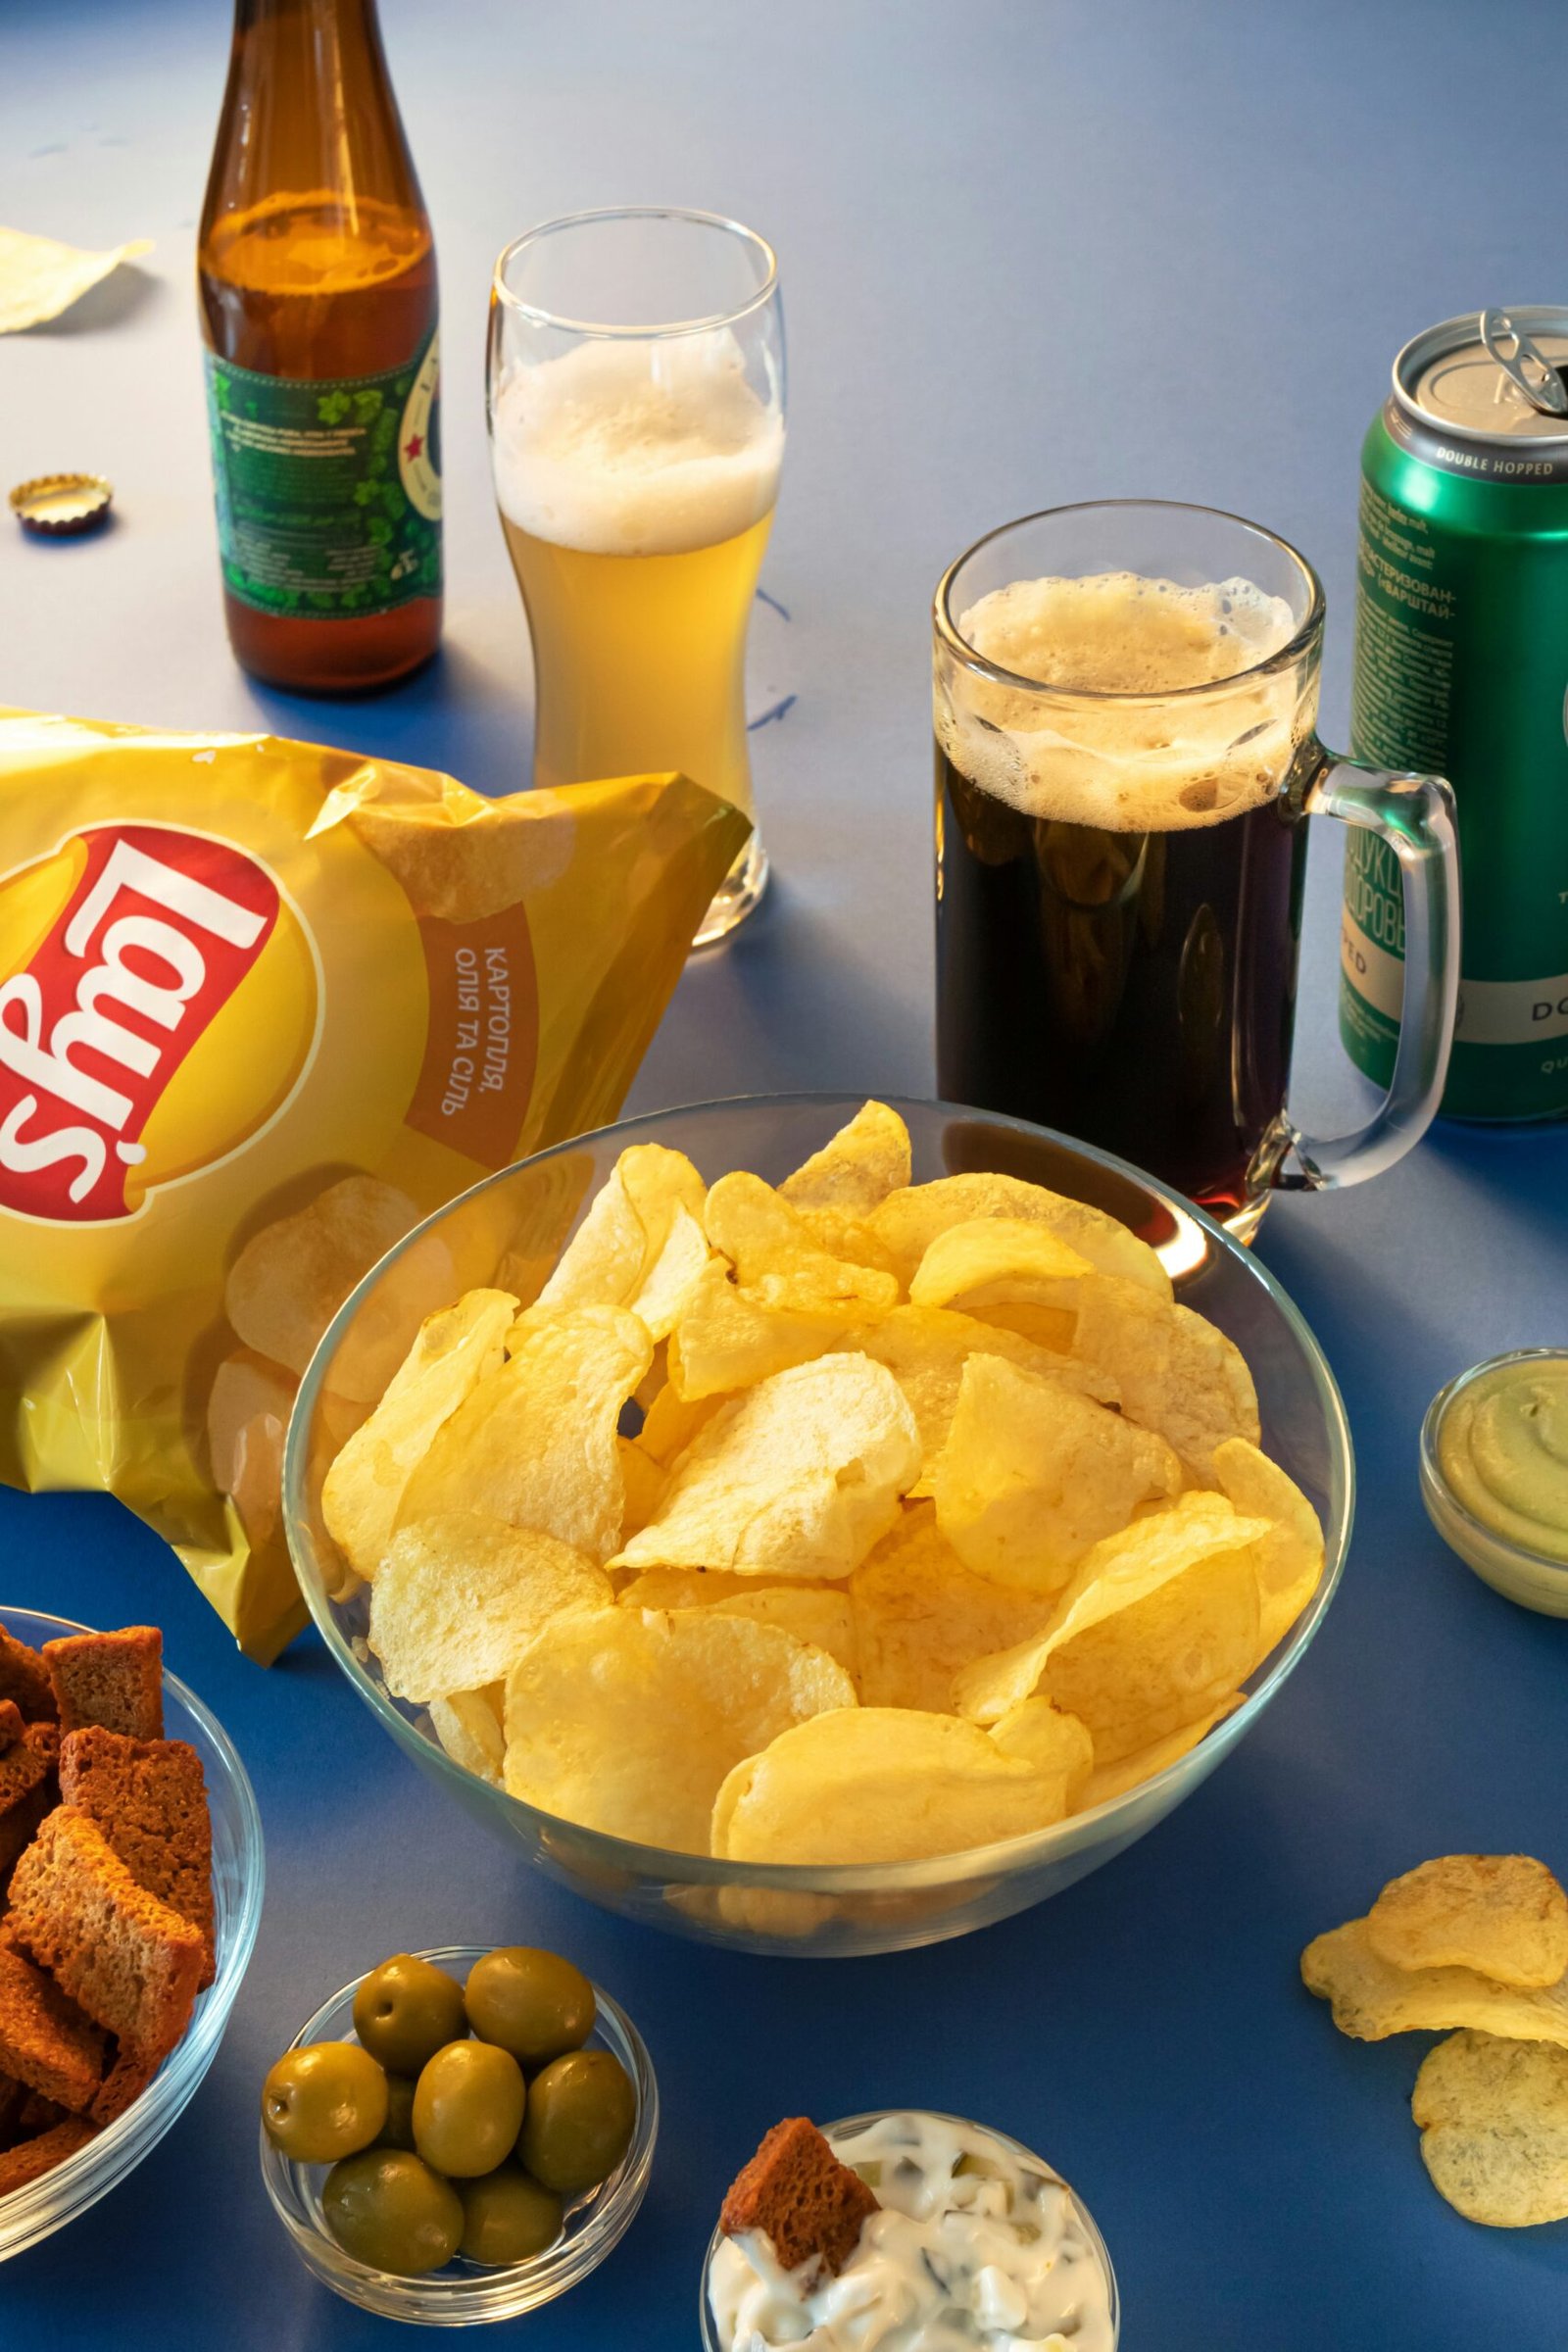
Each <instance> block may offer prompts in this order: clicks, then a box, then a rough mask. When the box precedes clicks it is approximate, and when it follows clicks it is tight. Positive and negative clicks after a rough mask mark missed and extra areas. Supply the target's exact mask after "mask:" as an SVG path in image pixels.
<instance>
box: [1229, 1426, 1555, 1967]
mask: <svg viewBox="0 0 1568 2352" xmlns="http://www.w3.org/2000/svg"><path fill="white" fill-rule="evenodd" d="M1213 1474H1214V1478H1215V1481H1216V1483H1217V1485H1218V1487H1219V1490H1220V1493H1221V1494H1222V1495H1226V1496H1227V1497H1228V1498H1229V1500H1230V1501H1232V1502H1233V1503H1234V1504H1235V1505H1236V1508H1237V1509H1238V1510H1239V1511H1240V1512H1242V1514H1243V1515H1244V1517H1246V1518H1249V1519H1268V1520H1271V1521H1272V1522H1273V1526H1272V1529H1271V1531H1270V1533H1269V1534H1268V1535H1267V1536H1266V1537H1265V1538H1264V1540H1263V1542H1262V1544H1261V1545H1260V1546H1259V1549H1258V1600H1259V1604H1260V1608H1259V1619H1258V1629H1257V1657H1256V1659H1255V1660H1254V1661H1253V1662H1254V1664H1257V1665H1261V1663H1262V1661H1263V1660H1264V1658H1266V1657H1267V1656H1268V1654H1269V1651H1270V1650H1271V1649H1273V1648H1274V1646H1275V1645H1276V1643H1277V1642H1283V1641H1284V1639H1285V1637H1286V1635H1287V1634H1288V1633H1289V1632H1290V1630H1291V1628H1292V1626H1293V1625H1294V1624H1295V1623H1296V1620H1297V1619H1298V1617H1299V1615H1300V1614H1301V1611H1302V1610H1303V1609H1304V1608H1305V1607H1306V1604H1307V1602H1308V1601H1309V1600H1310V1599H1311V1597H1312V1595H1313V1593H1315V1592H1316V1591H1317V1589H1318V1586H1319V1584H1320V1583H1321V1581H1322V1577H1323V1530H1322V1528H1321V1526H1320V1525H1319V1524H1318V1516H1317V1513H1316V1511H1314V1510H1313V1508H1312V1505H1311V1504H1310V1503H1309V1502H1308V1501H1307V1499H1306V1496H1305V1495H1303V1494H1302V1493H1301V1490H1300V1488H1299V1486H1298V1485H1297V1483H1296V1481H1295V1479H1294V1478H1291V1477H1289V1476H1288V1475H1287V1474H1286V1472H1285V1471H1283V1470H1282V1469H1281V1468H1280V1466H1279V1464H1278V1462H1273V1461H1270V1459H1269V1457H1268V1455H1267V1454H1266V1453H1259V1451H1258V1449H1257V1447H1256V1446H1253V1445H1250V1444H1249V1442H1248V1440H1247V1439H1246V1438H1226V1439H1225V1440H1224V1442H1223V1443H1222V1444H1221V1445H1218V1446H1215V1448H1214V1453H1213ZM1563 1960H1564V1965H1565V1966H1568V1951H1565V1952H1564V1954H1563Z"/></svg>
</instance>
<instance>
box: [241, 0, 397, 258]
mask: <svg viewBox="0 0 1568 2352" xmlns="http://www.w3.org/2000/svg"><path fill="white" fill-rule="evenodd" d="M283 189H289V190H294V191H298V192H305V191H319V192H329V193H331V194H333V195H335V196H337V197H339V198H341V199H343V200H344V201H345V202H346V203H347V204H348V205H349V206H351V207H352V205H353V204H354V202H355V200H356V199H360V198H369V199H372V200H376V201H378V202H380V203H382V204H392V205H396V206H399V207H400V208H403V209H406V210H407V211H409V212H413V213H417V214H420V215H422V213H423V209H424V208H423V202H422V199H421V197H420V195H419V187H418V181H417V177H416V175H415V171H414V164H413V160H412V158H411V156H410V154H409V148H408V142H407V140H406V139H405V137H404V134H403V124H402V121H401V119H400V117H399V114H398V107H397V100H396V98H395V97H394V96H393V92H392V82H391V77H390V75H389V74H388V72H387V65H386V57H385V53H384V51H383V49H382V46H381V31H380V25H379V24H378V22H377V18H376V10H375V0H235V10H234V38H233V47H232V51H231V55H230V62H229V75H228V88H227V91H226V93H225V97H224V103H223V115H222V121H221V123H220V126H219V134H218V145H217V151H216V153H215V155H214V159H213V179H212V184H211V185H210V186H209V189H208V203H207V216H206V217H207V221H211V220H213V219H214V218H216V216H217V215H218V214H219V213H221V212H225V211H232V210H234V209H235V208H237V207H240V206H243V205H246V204H248V203H253V202H256V201H258V200H260V199H262V198H264V197H270V196H272V195H274V194H276V193H277V192H278V191H279V190H283Z"/></svg>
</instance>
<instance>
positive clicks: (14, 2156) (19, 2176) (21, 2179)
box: [0, 2115, 94, 2197]
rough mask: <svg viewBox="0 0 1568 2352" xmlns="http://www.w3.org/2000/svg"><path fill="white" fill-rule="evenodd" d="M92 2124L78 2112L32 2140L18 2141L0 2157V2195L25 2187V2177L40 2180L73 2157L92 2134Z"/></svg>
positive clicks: (6, 2194) (7, 2194)
mask: <svg viewBox="0 0 1568 2352" xmlns="http://www.w3.org/2000/svg"><path fill="white" fill-rule="evenodd" d="M93 2131H94V2127H93V2125H91V2124H87V2123H83V2121H82V2119H81V2117H80V2116H79V2115H68V2116H67V2118H66V2120H65V2122H64V2123H63V2124H53V2125H51V2126H50V2128H49V2130H48V2131H41V2132H40V2133H39V2134H38V2136H37V2138H36V2139H25V2140H22V2141H21V2142H20V2143H19V2144H18V2145H17V2146H16V2147H14V2148H8V2149H7V2150H6V2152H5V2154H4V2155H3V2156H0V2197H8V2196H9V2195H10V2194H11V2191H12V2190H13V2189H14V2188H25V2187H26V2185H27V2183H28V2181H29V2180H42V2179H43V2176H44V2174H45V2173H52V2172H53V2171H54V2169H55V2166H56V2165H57V2164H64V2163H65V2161H66V2158H67V2157H68V2156H74V2154H75V2153H76V2150H77V2149H78V2148H84V2147H85V2146H86V2144H87V2142H88V2140H89V2139H91V2137H92V2136H93Z"/></svg>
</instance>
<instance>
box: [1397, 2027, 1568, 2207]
mask: <svg viewBox="0 0 1568 2352" xmlns="http://www.w3.org/2000/svg"><path fill="white" fill-rule="evenodd" d="M1410 2113H1411V2115H1412V2116H1413V2117H1414V2118H1415V2121H1416V2123H1417V2125H1418V2126H1419V2127H1420V2131H1421V2161H1422V2163H1423V2164H1424V2165H1425V2166H1426V2168H1427V2171H1428V2173H1429V2174H1430V2175H1431V2177H1432V2185H1433V2187H1434V2188H1435V2189H1436V2190H1437V2192H1438V2194H1439V2196H1441V2197H1446V2199H1447V2201H1448V2203H1449V2204H1450V2205H1451V2206H1452V2207H1453V2208H1454V2210H1455V2212H1456V2213H1462V2214H1463V2215H1464V2217H1465V2219H1466V2220H1467V2221H1471V2222H1483V2223H1485V2224H1486V2225H1487V2226H1488V2227H1489V2228H1491V2229H1532V2228H1534V2227H1535V2226H1536V2225H1538V2224H1539V2223H1542V2222H1561V2221H1568V2050H1564V2049H1560V2048H1558V2047H1557V2046H1556V2045H1554V2044H1553V2043H1551V2042H1546V2041H1499V2040H1498V2039H1497V2038H1496V2036H1495V2034H1450V2035H1449V2036H1448V2039H1447V2040H1446V2041H1440V2042H1439V2044H1438V2046H1437V2048H1436V2049H1435V2050H1429V2051H1428V2052H1427V2055H1426V2057H1425V2058H1424V2059H1423V2060H1422V2062H1421V2072H1420V2073H1419V2074H1418V2075H1417V2077H1416V2079H1415V2090H1414V2093H1413V2095H1412V2097H1411V2100H1410Z"/></svg>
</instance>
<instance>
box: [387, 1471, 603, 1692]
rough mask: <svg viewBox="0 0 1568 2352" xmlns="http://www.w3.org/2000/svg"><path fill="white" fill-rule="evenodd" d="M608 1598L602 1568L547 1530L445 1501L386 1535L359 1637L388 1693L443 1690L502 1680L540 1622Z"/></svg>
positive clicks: (595, 1605)
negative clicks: (437, 1510) (433, 1514)
mask: <svg viewBox="0 0 1568 2352" xmlns="http://www.w3.org/2000/svg"><path fill="white" fill-rule="evenodd" d="M613 1598H614V1593H613V1588H612V1586H611V1582H610V1579H609V1577H608V1576H607V1575H606V1574H605V1572H604V1570H603V1569H602V1568H599V1567H596V1566H595V1564H594V1562H593V1561H592V1560H590V1559H587V1558H585V1557H584V1556H583V1554H582V1553H581V1552H579V1551H572V1550H569V1549H568V1547H567V1546H566V1545H565V1544H558V1543H557V1542H556V1539H555V1538H554V1536H545V1535H540V1534H539V1533H538V1532H537V1530H535V1529H533V1528H522V1527H510V1526H508V1525H507V1524H506V1522H505V1521H504V1520H500V1519H485V1518H481V1517H480V1515H479V1514H478V1513H477V1512H475V1511H450V1512H447V1513H446V1514H444V1515H443V1516H442V1517H440V1518H436V1519H419V1520H414V1521H411V1522H408V1523H406V1524H405V1525H403V1526H401V1527H400V1528H399V1529H398V1531H397V1533H396V1535H395V1536H394V1537H393V1539H392V1542H391V1544H390V1545H389V1547H388V1549H387V1552H386V1556H385V1558H384V1559H383V1560H382V1562H381V1565H380V1569H379V1572H378V1573H377V1576H376V1579H375V1583H374V1585H373V1586H372V1587H371V1591H370V1625H369V1643H370V1647H371V1648H372V1649H373V1650H374V1651H375V1653H376V1656H377V1657H378V1658H379V1659H380V1661H381V1672H382V1674H383V1676H384V1678H385V1681H386V1687H387V1689H388V1690H389V1691H392V1692H393V1693H394V1694H395V1695H396V1696H397V1697H399V1698H417V1699H431V1698H448V1697H450V1696H451V1694H452V1693H453V1692H454V1691H476V1690H479V1689H481V1688H482V1687H483V1686H484V1685H485V1684H487V1683H495V1682H500V1681H503V1680H504V1679H505V1677H506V1676H507V1674H508V1673H509V1672H510V1671H511V1669H512V1667H513V1666H515V1663H516V1661H517V1659H518V1658H519V1657H520V1656H521V1655H522V1653H523V1651H524V1650H525V1649H526V1648H527V1646H528V1644H529V1642H532V1641H533V1639H534V1637H535V1635H537V1634H541V1633H543V1631H544V1630H545V1627H546V1626H547V1625H551V1624H553V1623H555V1622H556V1621H557V1620H558V1619H560V1618H562V1617H566V1616H570V1615H573V1614H575V1613H578V1612H581V1611H583V1610H592V1609H607V1608H609V1607H610V1605H611V1603H612V1601H613Z"/></svg>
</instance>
